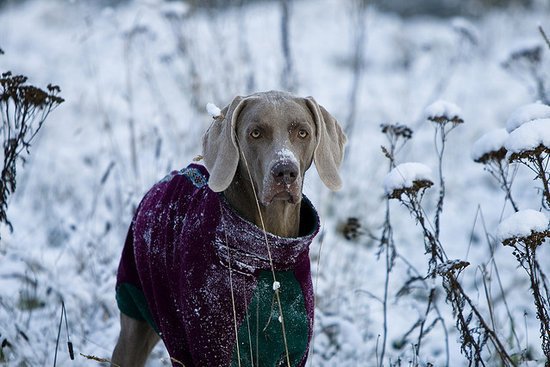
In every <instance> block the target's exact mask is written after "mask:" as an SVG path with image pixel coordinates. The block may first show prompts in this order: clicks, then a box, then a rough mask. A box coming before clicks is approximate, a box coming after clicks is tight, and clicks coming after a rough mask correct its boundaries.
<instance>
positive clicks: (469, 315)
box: [384, 101, 516, 366]
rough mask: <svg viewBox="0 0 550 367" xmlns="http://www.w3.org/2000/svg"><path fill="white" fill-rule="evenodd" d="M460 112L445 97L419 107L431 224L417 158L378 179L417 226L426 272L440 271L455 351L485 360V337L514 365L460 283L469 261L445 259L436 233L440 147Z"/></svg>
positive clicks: (439, 203) (440, 203)
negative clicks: (431, 140) (431, 153)
mask: <svg viewBox="0 0 550 367" xmlns="http://www.w3.org/2000/svg"><path fill="white" fill-rule="evenodd" d="M460 114H461V111H460V108H459V107H458V106H456V105H454V104H452V103H449V102H445V101H437V102H435V103H433V104H432V105H430V106H428V107H427V108H426V111H425V116H426V119H427V120H428V121H431V122H432V123H433V126H434V128H435V137H436V139H435V145H436V152H437V158H438V168H439V197H438V200H437V206H436V209H435V218H434V225H433V226H431V223H430V222H429V220H428V219H427V218H426V215H425V210H424V208H423V207H422V198H423V196H424V193H425V191H426V189H428V188H429V187H431V186H433V184H434V182H433V181H434V180H433V178H432V175H431V170H430V168H429V167H427V166H425V165H423V164H421V163H404V164H400V165H397V166H396V167H395V168H394V169H393V170H392V171H390V173H389V174H388V175H387V176H386V178H385V179H384V190H385V192H386V194H387V195H388V197H389V198H391V199H397V200H399V202H400V203H401V204H403V205H404V206H405V207H406V208H407V209H408V210H409V212H410V213H411V214H412V215H413V217H414V218H415V220H416V222H417V223H418V224H419V225H420V227H421V229H422V233H423V237H424V246H425V251H426V253H427V254H429V255H430V258H429V260H428V274H427V278H431V279H432V280H435V279H436V278H437V277H438V276H439V277H441V280H442V286H443V289H444V290H445V292H446V295H447V297H446V300H447V302H448V303H449V304H450V305H451V307H452V309H453V315H454V316H455V319H456V327H457V330H458V331H459V332H460V341H461V351H462V353H463V355H464V356H465V357H466V358H467V359H468V361H469V365H470V366H472V365H473V366H484V365H485V363H484V355H483V350H484V348H485V346H486V345H487V343H490V345H491V347H492V348H493V349H494V351H495V353H496V355H498V356H499V358H500V360H501V363H502V365H503V366H515V365H516V364H515V362H514V361H513V359H512V358H511V357H510V355H509V354H508V352H507V348H506V346H505V345H504V344H503V343H502V342H501V341H500V339H499V337H498V335H497V334H496V333H495V331H494V329H493V328H492V327H491V326H490V324H489V323H488V322H486V321H485V318H484V317H483V315H482V314H481V312H480V311H479V310H478V308H477V306H476V304H475V303H474V302H473V301H472V300H471V298H470V297H469V296H468V295H467V293H466V291H465V290H464V288H463V287H462V285H461V284H460V281H459V279H458V276H459V275H460V273H461V271H462V270H464V269H465V268H466V267H467V266H468V265H469V263H468V262H466V261H462V260H449V259H448V258H447V255H446V252H445V249H444V247H443V245H442V243H441V241H440V237H439V231H440V227H439V218H440V215H441V212H442V211H443V201H444V199H445V180H444V177H443V153H444V150H445V143H446V141H447V136H448V134H449V132H450V131H451V130H453V129H454V128H456V127H457V126H458V125H459V124H462V123H463V122H464V120H463V119H462V118H461V117H460ZM499 150H500V149H499ZM482 156H483V155H482ZM487 159H489V158H487ZM392 162H393V160H392ZM432 284H433V285H432V286H431V289H430V295H429V297H428V304H427V310H426V318H427V316H428V314H429V313H430V310H432V309H433V308H434V304H435V294H436V285H435V282H433V283H432ZM425 322H426V320H423V321H422V322H421V325H420V337H419V340H418V344H417V345H416V353H417V356H418V353H419V350H420V345H421V340H422V335H423V331H424V323H425ZM429 328H431V325H430V326H428V329H429Z"/></svg>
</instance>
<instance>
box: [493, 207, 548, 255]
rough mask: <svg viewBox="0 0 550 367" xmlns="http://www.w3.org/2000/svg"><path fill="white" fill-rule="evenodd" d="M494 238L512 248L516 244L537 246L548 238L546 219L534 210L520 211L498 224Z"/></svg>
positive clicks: (542, 214)
mask: <svg viewBox="0 0 550 367" xmlns="http://www.w3.org/2000/svg"><path fill="white" fill-rule="evenodd" d="M496 236H497V238H498V239H499V240H500V241H501V242H502V244H503V245H505V246H514V245H515V244H517V243H523V244H525V245H527V246H531V247H536V246H539V245H541V244H542V243H543V242H544V241H545V239H546V238H548V237H550V231H548V217H547V216H546V214H544V213H541V212H538V211H536V210H532V209H526V210H520V211H518V212H516V213H514V214H512V215H511V216H509V217H508V218H506V219H504V220H503V221H502V222H501V223H500V224H499V226H498V228H497V235H496Z"/></svg>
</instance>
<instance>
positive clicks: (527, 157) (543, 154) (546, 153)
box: [509, 144, 550, 209]
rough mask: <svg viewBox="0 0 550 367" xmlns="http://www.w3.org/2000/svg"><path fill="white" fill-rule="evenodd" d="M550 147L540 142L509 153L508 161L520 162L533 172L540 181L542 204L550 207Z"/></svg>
mask: <svg viewBox="0 0 550 367" xmlns="http://www.w3.org/2000/svg"><path fill="white" fill-rule="evenodd" d="M549 158H550V148H548V147H546V146H544V145H543V144H540V145H539V146H537V147H536V148H533V149H525V150H522V151H520V152H514V153H511V154H510V158H509V159H510V162H516V163H521V164H523V165H524V166H526V167H527V168H529V169H530V170H531V171H533V172H534V173H535V175H536V176H535V179H540V181H541V182H542V193H543V198H542V205H543V206H544V207H546V208H547V209H549V208H550V175H549V173H548V172H547V168H548V164H549V163H550V160H549Z"/></svg>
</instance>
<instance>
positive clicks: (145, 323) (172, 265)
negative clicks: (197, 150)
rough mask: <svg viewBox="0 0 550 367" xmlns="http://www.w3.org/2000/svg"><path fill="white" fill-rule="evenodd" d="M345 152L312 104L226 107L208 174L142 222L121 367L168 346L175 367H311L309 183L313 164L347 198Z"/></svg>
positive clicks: (173, 192)
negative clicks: (159, 345) (305, 187)
mask: <svg viewBox="0 0 550 367" xmlns="http://www.w3.org/2000/svg"><path fill="white" fill-rule="evenodd" d="M345 142H346V137H345V135H344V133H343V132H342V129H341V128H340V125H339V124H338V122H337V121H336V119H334V117H332V115H330V114H329V113H328V112H327V111H326V110H325V109H324V108H323V107H322V106H320V105H318V104H317V102H316V101H315V100H314V99H313V98H311V97H307V98H300V97H296V96H294V95H292V94H289V93H286V92H278V91H270V92H264V93H256V94H252V95H250V96H246V97H236V98H235V99H234V100H233V101H232V102H231V103H230V104H229V105H228V106H227V107H225V108H224V109H223V110H222V111H221V116H219V117H216V118H215V119H214V121H213V123H212V125H211V126H210V128H209V129H208V131H207V132H206V133H205V135H204V137H203V157H204V163H205V166H206V168H205V167H203V166H200V165H197V164H191V165H189V166H188V167H187V168H185V169H183V170H181V171H177V172H176V171H174V172H172V173H171V174H170V175H168V176H167V177H166V178H165V179H163V180H162V181H160V182H159V183H157V184H156V185H155V186H154V187H153V188H152V189H151V190H150V191H149V192H148V193H147V194H146V196H145V197H144V199H143V201H142V202H141V204H140V206H139V208H138V210H137V212H136V214H135V216H134V220H133V221H132V224H131V226H130V230H129V232H128V236H127V239H126V244H125V247H124V251H123V254H122V260H121V263H120V266H119V272H118V279H117V302H118V305H119V308H120V310H121V332H120V336H119V339H118V343H117V345H116V347H115V350H114V352H113V357H112V362H113V363H114V364H116V365H119V366H123V367H134V366H143V365H144V364H145V362H146V360H147V357H148V355H149V353H150V351H151V349H152V348H153V347H154V345H155V344H156V343H157V342H158V340H160V339H162V340H163V342H164V344H165V346H166V348H167V350H168V352H169V354H170V357H171V358H172V361H173V363H174V366H181V365H182V364H183V365H185V366H187V367H190V366H229V365H232V366H252V365H253V366H270V367H271V366H273V367H277V366H281V365H284V366H289V365H292V366H304V365H305V363H306V359H307V354H308V350H309V342H310V340H311V335H312V330H313V309H314V301H313V287H312V284H311V283H312V282H311V273H310V263H309V256H308V253H309V244H310V243H311V241H312V239H313V237H314V236H315V235H316V234H317V232H318V230H319V219H318V216H317V212H316V211H315V209H314V208H313V206H312V204H311V202H310V201H309V200H308V199H307V198H306V197H305V196H303V195H302V188H303V184H304V181H303V180H304V174H305V172H306V170H307V169H308V168H309V167H310V166H311V164H312V163H315V166H316V168H317V172H318V174H319V176H320V178H321V180H322V181H323V183H324V184H325V185H326V186H327V187H328V188H329V189H331V190H338V189H339V188H340V187H341V185H342V182H341V179H340V176H339V174H338V168H339V166H340V164H341V162H342V159H343V151H344V145H345ZM264 230H265V231H266V232H264Z"/></svg>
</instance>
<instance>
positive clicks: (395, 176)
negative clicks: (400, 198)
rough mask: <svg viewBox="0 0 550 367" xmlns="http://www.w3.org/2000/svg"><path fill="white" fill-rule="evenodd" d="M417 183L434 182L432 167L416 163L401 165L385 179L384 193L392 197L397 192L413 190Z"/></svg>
mask: <svg viewBox="0 0 550 367" xmlns="http://www.w3.org/2000/svg"><path fill="white" fill-rule="evenodd" d="M417 181H430V182H433V178H432V170H431V169H430V167H428V166H426V165H424V164H422V163H416V162H409V163H401V164H400V165H398V166H397V167H395V168H394V169H392V170H391V171H390V172H389V173H388V174H387V175H386V177H385V178H384V191H385V192H386V194H388V195H390V194H391V193H392V192H394V191H395V190H400V189H407V188H411V187H412V186H413V185H414V183H415V182H417Z"/></svg>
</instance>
